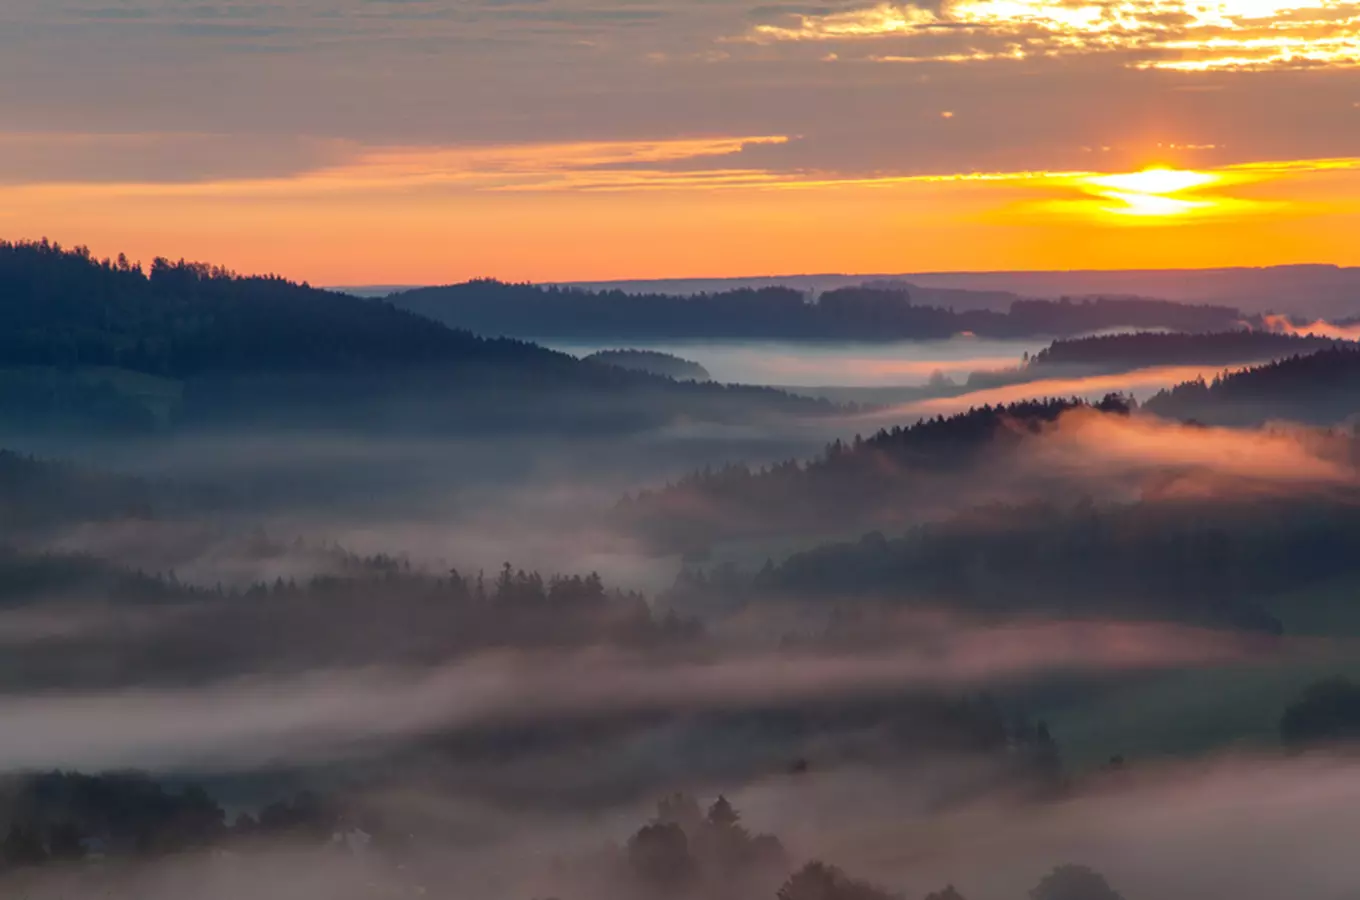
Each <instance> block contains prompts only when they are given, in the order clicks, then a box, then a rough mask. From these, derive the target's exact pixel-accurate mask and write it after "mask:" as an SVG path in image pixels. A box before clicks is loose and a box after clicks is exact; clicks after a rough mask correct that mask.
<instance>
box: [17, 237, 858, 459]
mask: <svg viewBox="0 0 1360 900" xmlns="http://www.w3.org/2000/svg"><path fill="white" fill-rule="evenodd" d="M830 408H831V407H830V406H829V404H825V403H818V402H816V401H812V400H808V399H806V398H801V397H794V396H792V395H789V394H786V393H783V392H780V391H775V390H771V389H767V388H745V387H734V386H726V385H717V384H708V383H703V384H688V383H680V384H677V383H675V382H673V381H672V380H670V379H667V378H663V377H659V376H656V375H651V374H647V373H644V372H637V371H628V370H625V369H622V368H618V367H615V366H601V365H597V364H593V363H586V362H582V361H581V360H578V359H576V358H574V357H572V356H569V355H567V354H565V353H557V352H554V351H551V350H548V349H545V348H543V347H539V346H536V345H534V344H529V343H525V342H523V341H518V340H510V339H503V338H494V339H487V338H482V337H478V336H476V335H474V334H472V333H470V332H468V331H463V330H457V329H451V328H448V327H445V326H444V325H441V324H439V323H437V322H435V321H432V320H430V319H427V318H424V317H422V316H419V315H416V314H414V313H412V312H408V311H406V310H403V309H399V308H397V307H395V306H393V305H392V304H390V303H387V302H383V301H379V300H366V299H360V298H357V297H351V296H348V295H345V294H340V293H335V292H330V291H322V290H317V289H315V288H312V287H309V286H307V285H305V284H297V283H294V282H290V281H287V280H285V279H282V278H277V277H242V276H238V275H236V274H234V273H231V272H229V271H226V270H224V269H220V268H215V267H211V266H207V265H202V264H198V263H187V262H183V261H181V262H170V261H168V260H164V259H157V260H155V261H154V262H153V263H152V264H151V266H150V268H149V270H145V271H144V270H143V269H142V267H141V266H140V265H136V264H133V263H130V262H128V261H127V260H126V259H124V258H122V257H120V258H119V259H117V260H98V259H95V258H94V257H93V256H92V255H91V254H90V253H89V251H88V250H86V249H84V248H76V249H74V250H66V249H63V248H62V247H60V246H59V245H57V244H52V243H48V242H46V241H43V242H41V243H18V244H14V243H5V244H0V427H4V426H8V427H10V428H14V429H20V430H25V431H31V430H41V429H44V428H48V427H51V428H64V429H68V430H70V429H74V430H81V429H86V430H97V431H103V432H107V431H118V432H131V433H138V432H146V431H151V430H155V429H157V428H167V427H174V426H176V425H182V426H206V427H212V426H220V425H238V424H251V423H259V424H267V425H275V426H278V425H297V426H302V427H306V426H316V427H329V428H335V427H384V428H399V427H419V428H433V429H443V430H469V429H486V428H491V429H501V428H506V427H520V428H526V427H527V428H535V427H540V426H541V427H546V428H558V429H560V428H573V427H583V428H591V427H599V428H606V429H621V428H622V429H627V428H634V427H639V426H645V425H649V424H656V423H658V422H662V423H664V422H667V421H669V420H670V419H671V418H673V417H675V416H687V417H689V418H692V419H699V420H721V421H729V420H731V421H741V420H743V419H744V418H747V417H750V416H756V417H759V416H762V415H767V414H781V413H797V414H816V413H817V412H819V411H823V412H824V411H828V410H829V409H830Z"/></svg>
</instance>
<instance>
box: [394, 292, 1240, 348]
mask: <svg viewBox="0 0 1360 900" xmlns="http://www.w3.org/2000/svg"><path fill="white" fill-rule="evenodd" d="M388 299H389V300H390V301H391V302H392V303H394V304H396V305H397V306H400V307H402V308H404V309H408V310H411V311H413V312H417V313H420V314H421V315H425V316H429V317H431V318H433V319H437V320H438V321H441V322H444V323H446V324H449V325H451V326H454V327H459V328H468V329H471V330H473V331H476V332H478V333H481V334H500V335H508V336H514V337H523V338H539V339H541V338H553V339H576V340H615V339H633V340H642V339H655V340H663V339H748V340H761V339H777V340H812V341H836V340H854V341H890V340H926V339H931V340H933V339H943V338H949V337H953V336H954V335H958V334H965V333H971V334H975V335H978V336H979V337H989V338H1018V337H1034V336H1036V335H1073V334H1082V333H1085V332H1091V331H1099V330H1101V329H1106V328H1116V327H1129V328H1168V329H1173V330H1177V331H1222V330H1225V329H1231V328H1234V327H1236V326H1237V325H1238V324H1239V323H1240V322H1241V320H1242V315H1241V313H1239V312H1238V311H1237V310H1235V309H1232V308H1229V307H1222V306H1188V305H1185V304H1180V303H1172V302H1169V301H1163V300H1147V299H1126V298H1109V299H1106V298H1102V299H1094V300H1081V301H1075V302H1074V301H1072V300H1068V299H1064V300H1060V301H1047V300H1018V301H1016V302H1014V303H1013V304H1011V307H1010V309H1009V311H1008V312H1004V313H1002V312H995V311H992V310H965V311H961V312H955V311H954V310H951V309H942V308H939V307H934V306H921V305H917V304H915V303H913V302H912V298H911V295H910V294H909V293H908V292H907V290H906V289H904V288H901V287H892V286H889V287H847V288H841V289H838V290H834V291H827V292H826V293H823V294H821V295H820V296H819V297H817V298H816V299H815V300H810V299H809V298H808V297H807V296H806V295H804V294H803V293H802V292H801V291H797V290H793V289H791V288H783V287H768V288H759V289H751V288H741V289H737V290H732V291H724V292H721V293H714V294H696V295H693V296H674V295H666V294H627V293H624V292H622V291H618V290H611V291H587V290H580V289H575V288H562V287H540V286H536V285H529V284H505V283H503V282H499V281H494V280H479V281H470V282H467V283H465V284H459V285H451V286H448V287H436V288H421V289H418V290H413V291H406V292H403V293H399V294H394V295H392V296H391V297H389V298H388Z"/></svg>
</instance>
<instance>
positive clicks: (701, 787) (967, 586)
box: [0, 241, 1360, 900]
mask: <svg viewBox="0 0 1360 900" xmlns="http://www.w3.org/2000/svg"><path fill="white" fill-rule="evenodd" d="M910 290H911V289H910V288H909V287H905V286H902V285H898V284H878V285H867V286H861V287H842V288H837V289H835V290H830V291H826V292H824V293H821V294H820V295H817V296H812V295H810V294H807V293H804V292H802V291H800V290H795V289H794V288H790V287H770V288H762V289H740V290H734V291H729V292H723V293H710V294H697V295H689V296H678V295H677V296H664V295H658V294H631V293H625V292H623V291H621V290H606V291H586V290H577V289H565V288H554V287H539V286H533V285H509V284H502V283H499V282H492V281H479V282H471V283H468V284H465V285H459V286H454V287H447V288H432V289H426V290H419V291H412V292H408V293H404V294H399V295H394V296H392V297H389V298H385V299H376V298H360V297H357V296H351V295H348V294H344V293H340V292H335V291H327V290H321V289H316V288H312V287H310V286H308V285H305V284H298V283H294V282H290V281H288V280H286V279H284V278H280V277H245V276H239V275H236V274H234V273H231V272H228V271H225V270H222V269H220V268H216V267H213V266H208V265H200V264H194V263H187V262H170V261H167V260H164V259H158V260H155V261H153V262H152V263H151V264H150V265H149V267H148V266H142V265H140V264H138V263H135V262H131V261H129V260H127V259H126V258H118V259H114V260H101V259H96V258H95V257H94V256H93V255H92V254H90V253H89V252H88V251H86V250H83V249H76V250H66V249H62V248H61V247H60V246H58V245H56V244H52V243H49V242H46V241H43V242H39V243H17V244H5V245H3V246H0V326H3V327H0V446H2V447H3V449H0V648H3V652H2V653H0V721H3V723H4V727H3V728H0V893H3V894H4V895H5V896H15V897H27V898H35V900H58V898H77V900H83V898H91V900H92V898H95V897H104V898H126V900H133V898H137V900H170V898H178V897H184V896H193V897H204V898H208V900H235V898H243V897H267V898H269V897H278V898H304V900H308V898H316V900H321V898H327V900H330V898H350V897H353V898H367V897H435V898H451V900H472V898H476V900H713V898H716V900H723V898H733V900H736V898H742V900H750V898H764V900H1024V898H1031V900H1119V898H1122V900H1154V898H1155V900H1179V898H1185V900H1192V898H1196V900H1197V898H1203V897H1212V898H1219V897H1221V898H1231V900H1278V898H1280V897H1286V896H1288V897H1299V898H1307V900H1312V898H1317V900H1341V898H1345V897H1351V896H1354V895H1355V892H1356V890H1357V888H1360V876H1357V873H1356V872H1355V871H1354V868H1353V866H1352V864H1351V862H1350V854H1349V851H1348V849H1347V842H1348V841H1349V839H1350V837H1349V836H1350V835H1352V834H1353V833H1354V831H1355V829H1356V828H1357V827H1360V812H1357V810H1360V789H1357V785H1360V778H1357V775H1360V769H1358V768H1357V756H1356V753H1355V750H1356V747H1357V741H1358V740H1360V655H1357V653H1356V640H1357V639H1360V605H1358V604H1360V431H1357V428H1356V423H1357V421H1358V420H1357V414H1360V349H1358V348H1357V345H1356V344H1355V343H1354V342H1352V341H1350V340H1348V339H1347V338H1346V337H1345V333H1346V328H1347V327H1349V326H1348V324H1347V323H1345V322H1344V321H1337V322H1330V323H1306V322H1298V321H1294V320H1290V319H1288V318H1286V317H1280V316H1274V315H1272V314H1270V313H1262V314H1252V315H1244V314H1242V313H1240V312H1239V311H1238V310H1235V309H1231V308H1228V307H1222V306H1192V305H1185V304H1180V303H1175V302H1171V301H1166V300H1158V299H1155V298H1129V297H1109V298H1074V299H1066V300H1061V299H1060V300H1051V299H1039V298H1016V299H1014V300H1013V301H1012V302H1010V305H1009V306H1008V307H1007V308H1005V309H1004V310H998V309H993V308H982V307H979V306H977V305H970V304H968V303H965V302H963V300H966V299H967V298H963V299H962V300H960V305H959V308H958V309H957V310H956V309H952V308H947V307H944V306H930V305H917V304H916V303H915V302H913V300H912V297H911V295H910ZM959 293H960V294H966V293H967V292H959ZM932 296H934V297H935V298H936V299H937V300H938V298H941V297H947V296H948V295H947V294H945V293H944V292H936V294H934V295H932ZM533 339H541V340H554V341H561V340H570V341H580V342H583V344H592V345H594V346H595V347H596V348H600V347H605V348H608V349H605V350H598V349H596V350H592V351H591V352H582V353H580V354H579V355H577V354H572V353H567V352H563V351H561V350H552V349H548V348H547V347H544V346H541V345H539V344H537V343H532V342H530V341H531V340H533ZM983 339H986V340H993V339H995V340H996V341H1012V340H1016V341H1019V340H1021V339H1023V340H1024V341H1026V342H1028V343H1025V344H1024V345H1023V347H1024V348H1029V347H1033V349H1022V345H1021V344H1020V343H1014V344H1012V343H996V344H987V345H985V346H984V347H982V348H981V349H979V345H978V343H977V341H979V340H983ZM676 341H681V342H683V346H684V352H682V353H680V354H678V355H677V354H676V353H672V352H669V350H662V349H658V347H661V346H664V347H667V348H669V347H672V346H673V342H676ZM769 341H781V342H785V343H783V344H780V345H779V347H778V349H777V350H776V351H772V350H770V349H769V346H768V344H763V345H761V347H759V348H756V344H759V343H760V342H769ZM668 342H669V343H668ZM743 342H750V343H743ZM790 343H792V344H795V345H806V346H807V347H809V348H813V347H814V346H815V347H816V348H819V349H816V350H813V349H809V350H808V351H807V352H808V353H809V354H811V353H814V352H817V353H823V354H825V355H824V356H822V357H819V360H818V366H819V368H817V369H816V372H817V374H818V377H824V375H825V373H827V372H830V373H832V374H833V375H834V374H835V366H836V365H844V366H845V367H846V369H847V371H846V374H845V377H844V378H842V379H840V380H836V379H835V378H831V379H830V380H827V381H826V383H825V384H822V385H819V389H818V390H815V391H814V390H811V389H800V388H797V387H791V386H790V385H793V384H797V383H799V382H797V381H788V382H785V383H783V385H782V386H780V387H775V386H771V385H769V384H762V383H750V384H745V383H738V384H731V383H726V382H724V381H721V380H715V377H714V375H715V373H717V372H718V371H719V366H720V365H721V364H724V361H725V360H729V359H730V358H731V354H733V353H735V352H746V351H747V350H748V349H750V352H752V353H756V352H759V353H765V354H766V357H765V358H766V359H767V360H774V361H775V362H776V363H780V364H784V363H789V360H788V359H785V358H784V357H783V356H781V355H780V354H785V355H787V354H792V363H790V365H795V366H796V364H797V363H798V362H800V359H799V356H798V351H797V350H793V351H790V350H789V349H788V345H789V344H790ZM998 347H999V348H1001V349H1000V350H998V349H996V348H998ZM734 348H735V349H734ZM751 348H755V349H751ZM828 348H830V349H828ZM1012 350H1014V352H1013V353H1012V352H1011V351H1012ZM1002 351H1004V352H1005V353H1006V354H1009V355H1002ZM724 354H727V355H726V356H725V355H724ZM828 361H829V362H828ZM946 364H947V365H949V366H950V369H949V371H948V372H945V371H944V370H943V368H939V367H942V366H944V365H946ZM854 366H859V367H862V368H863V367H877V368H876V369H875V373H876V377H878V376H879V375H881V374H882V373H883V372H886V373H887V374H886V375H883V376H882V377H884V378H888V379H891V378H895V377H898V375H899V374H900V376H901V379H902V381H901V383H891V382H890V381H886V382H883V383H882V384H881V385H880V386H878V387H874V388H866V387H865V386H864V384H863V383H862V382H856V381H854V380H853V379H852V378H851V377H850V375H851V374H855V373H851V372H849V369H850V368H852V367H854ZM791 371H793V372H794V373H795V374H797V373H800V372H802V371H803V370H801V369H797V368H796V367H795V368H793V369H792V370H791ZM833 382H834V383H833ZM808 383H809V384H811V383H812V382H808Z"/></svg>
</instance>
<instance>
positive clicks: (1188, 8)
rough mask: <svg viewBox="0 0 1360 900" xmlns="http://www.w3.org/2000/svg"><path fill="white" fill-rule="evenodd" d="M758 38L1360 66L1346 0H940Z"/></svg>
mask: <svg viewBox="0 0 1360 900" xmlns="http://www.w3.org/2000/svg"><path fill="white" fill-rule="evenodd" d="M746 37H747V39H748V40H750V41H755V42H765V43H770V42H785V41H795V42H797V41H853V40H859V39H865V38H873V39H883V38H900V39H907V40H908V41H909V43H910V42H916V43H919V44H920V45H922V49H921V50H920V51H918V52H914V53H909V54H896V55H880V56H877V57H875V58H876V59H879V60H882V61H894V62H926V61H935V62H969V61H982V60H995V59H1030V58H1054V57H1063V56H1077V55H1089V54H1118V55H1120V56H1121V57H1122V58H1123V60H1124V64H1125V65H1127V66H1130V67H1133V68H1140V69H1168V70H1175V71H1182V72H1191V71H1201V72H1203V71H1215V70H1235V71H1240V70H1262V69H1312V68H1351V67H1355V66H1357V65H1360V4H1357V3H1354V2H1350V0H1266V2H1265V3H1255V2H1249V0H1211V2H1200V0H1093V2H1070V3H1068V2H1061V0H945V2H944V3H942V4H941V5H940V6H939V7H938V8H933V7H925V6H918V5H916V4H913V3H880V4H878V5H876V6H871V7H866V8H861V9H855V10H844V11H840V10H838V11H833V12H827V13H820V14H819V13H798V14H793V15H791V16H788V17H785V21H783V22H782V23H763V24H758V25H755V26H754V27H753V28H752V29H751V31H750V32H749V33H748V34H747V36H746Z"/></svg>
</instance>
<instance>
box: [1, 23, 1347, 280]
mask: <svg viewBox="0 0 1360 900" xmlns="http://www.w3.org/2000/svg"><path fill="white" fill-rule="evenodd" d="M1356 233H1360V0H1358V2H1339V0H1074V2H1058V0H921V2H920V3H919V4H917V3H892V2H875V0H826V2H822V3H815V2H789V3H784V2H779V0H201V2H199V0H0V237H4V238H8V239H21V238H37V237H42V236H47V237H50V238H52V239H54V240H58V241H60V242H62V243H64V244H84V245H88V246H89V247H91V248H92V249H93V250H94V251H95V252H96V253H98V254H106V255H112V254H116V253H118V252H126V253H127V254H128V256H129V257H131V258H132V259H134V260H143V261H146V262H149V261H150V260H151V259H152V258H154V257H155V256H161V255H163V256H168V257H172V258H179V257H187V258H191V259H196V260H202V261H209V262H213V263H218V264H222V265H227V266H230V267H232V268H235V269H237V270H239V271H243V272H263V271H268V272H275V273H279V274H283V275H287V276H290V277H294V278H298V279H305V280H308V281H311V282H313V283H319V284H417V283H439V282H451V281H457V280H462V279H466V278H470V277H479V276H492V277H499V278H505V279H513V280H535V281H566V280H602V279H611V278H659V277H717V276H740V275H760V274H793V273H811V272H850V273H854V272H865V273H885V272H920V271H950V270H959V271H985V270H1009V269H1069V268H1081V269H1085V268H1090V269H1111V268H1144V267H1147V268H1160V267H1208V266H1226V265H1265V264H1279V263H1296V262H1325V263H1337V264H1342V265H1360V242H1356V241H1354V240H1353V238H1352V236H1353V235H1354V234H1356Z"/></svg>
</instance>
